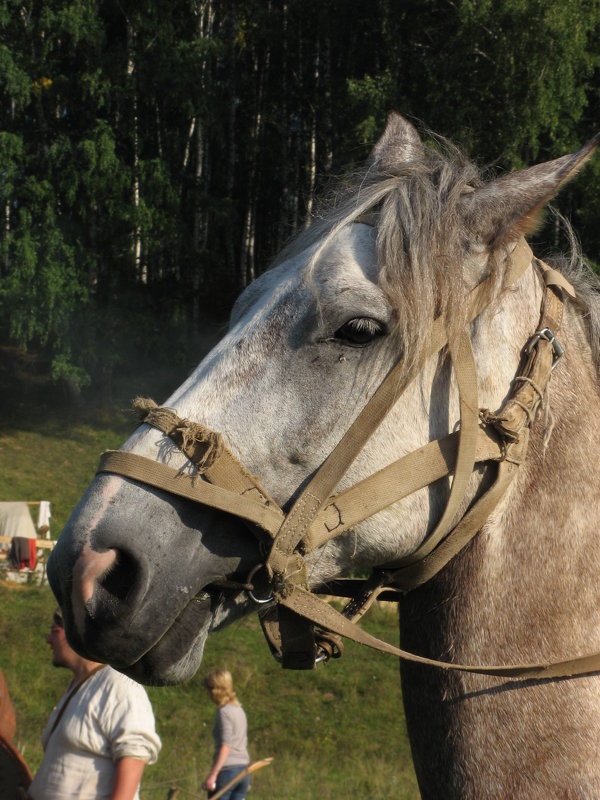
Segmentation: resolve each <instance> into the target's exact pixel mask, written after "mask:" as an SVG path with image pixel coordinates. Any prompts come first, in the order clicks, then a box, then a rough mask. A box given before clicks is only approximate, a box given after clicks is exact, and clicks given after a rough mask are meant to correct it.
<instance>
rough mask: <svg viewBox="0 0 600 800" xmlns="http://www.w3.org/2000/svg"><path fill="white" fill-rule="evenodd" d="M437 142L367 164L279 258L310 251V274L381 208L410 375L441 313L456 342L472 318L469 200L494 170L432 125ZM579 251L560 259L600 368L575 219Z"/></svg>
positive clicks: (383, 255)
mask: <svg viewBox="0 0 600 800" xmlns="http://www.w3.org/2000/svg"><path fill="white" fill-rule="evenodd" d="M429 138H430V140H431V141H432V146H428V147H425V148H423V151H422V152H421V153H419V155H418V157H416V158H414V159H413V160H410V161H405V162H398V163H397V164H395V165H393V167H391V168H390V167H389V166H386V168H385V170H384V171H381V170H380V169H379V168H378V164H377V162H376V161H374V160H372V159H370V160H369V161H368V162H367V164H366V166H365V168H364V169H363V170H361V171H359V172H357V173H354V174H353V175H351V176H349V177H348V178H346V179H345V180H344V181H341V182H339V183H338V185H337V186H336V187H335V188H334V189H333V190H330V191H329V193H328V194H327V195H326V196H325V197H324V198H323V199H322V200H321V201H320V208H319V212H318V213H317V215H316V216H315V218H314V219H313V220H311V221H310V223H309V225H308V226H307V228H306V229H305V230H303V231H302V232H301V233H299V234H298V235H296V236H295V237H294V238H293V239H292V240H291V242H290V243H289V244H288V245H287V246H286V247H285V248H284V250H283V251H282V252H281V253H280V254H279V256H278V257H277V259H276V262H275V264H274V265H273V266H277V265H278V264H281V263H282V262H283V261H285V260H287V259H289V258H292V257H294V256H298V255H299V254H300V253H303V252H304V253H305V252H306V251H309V252H310V258H309V262H308V267H307V271H308V275H309V276H310V275H311V274H312V272H313V270H314V267H315V265H316V262H317V260H318V259H319V257H320V256H321V255H322V254H323V252H324V251H325V249H326V248H327V247H328V246H329V245H330V244H331V242H332V240H333V239H334V238H335V237H336V236H337V235H338V234H339V233H340V232H341V231H342V229H343V228H344V227H346V226H348V225H351V224H353V223H356V222H360V221H361V220H364V219H365V216H366V215H370V214H371V215H372V214H373V212H375V213H376V215H377V225H376V229H377V239H376V252H377V259H378V263H379V274H380V285H381V287H382V288H383V289H384V291H385V292H386V293H387V295H388V297H389V298H390V300H391V302H392V306H393V308H394V309H395V311H396V329H397V330H396V333H397V334H398V337H399V340H400V343H401V347H402V350H403V353H404V361H405V365H406V370H407V374H408V375H412V374H414V373H415V372H416V371H418V369H420V367H421V365H422V361H423V357H424V352H425V346H426V342H427V336H428V333H429V330H430V327H431V321H432V320H433V319H434V318H435V317H437V316H439V315H445V317H446V319H447V320H448V321H449V322H448V338H449V341H452V340H453V339H455V337H456V336H457V335H458V333H459V332H460V331H461V330H462V329H463V328H464V325H465V324H466V310H467V304H466V303H465V298H466V296H467V294H468V291H469V288H470V287H469V286H468V285H467V282H466V280H465V276H464V274H463V268H462V267H463V263H464V259H465V256H466V255H468V253H469V250H470V240H471V238H472V236H471V235H470V231H469V230H468V228H467V225H466V222H465V217H464V213H463V212H462V207H461V205H462V204H461V200H462V198H463V197H464V195H465V194H466V193H468V192H472V191H474V190H475V189H476V188H478V187H479V186H481V185H483V184H484V183H485V182H487V180H489V177H488V176H486V174H485V173H484V172H483V171H482V170H480V169H479V168H478V167H477V166H476V165H475V164H473V163H472V162H471V161H469V160H468V159H467V157H466V156H465V155H464V154H463V153H462V151H461V150H460V149H459V148H457V147H456V146H455V145H453V144H452V143H450V142H448V141H447V140H446V139H443V138H442V137H439V136H435V135H434V134H431V133H430V134H429ZM563 224H564V225H565V226H566V230H567V233H568V237H569V240H570V246H571V253H570V255H569V256H568V257H563V258H559V259H558V261H559V262H560V264H559V265H558V266H559V268H561V269H563V271H565V273H566V274H568V276H569V280H571V282H572V283H573V284H574V285H575V286H576V289H577V293H578V298H579V300H578V306H579V309H580V310H581V311H582V315H583V317H584V319H585V321H586V323H587V327H588V332H589V336H590V342H591V344H592V348H593V350H594V353H595V363H596V364H597V365H598V367H599V369H600V363H599V353H600V294H599V287H600V283H599V282H598V280H597V279H596V278H595V276H594V275H593V273H591V271H590V270H589V269H588V268H587V267H586V265H585V264H584V261H583V259H582V256H581V251H580V249H579V247H578V243H577V241H576V238H575V236H574V234H573V231H572V229H571V227H570V225H569V224H568V222H567V221H566V220H563ZM503 255H504V253H503V251H502V250H501V249H499V250H497V251H495V252H493V253H492V254H491V257H490V259H489V263H488V275H490V276H491V277H492V283H493V287H494V295H498V294H499V293H500V291H501V289H502V279H503V271H502V270H501V269H500V265H501V263H502V260H503Z"/></svg>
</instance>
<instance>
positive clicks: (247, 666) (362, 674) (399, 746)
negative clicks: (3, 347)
mask: <svg viewBox="0 0 600 800" xmlns="http://www.w3.org/2000/svg"><path fill="white" fill-rule="evenodd" d="M144 389H145V387H144ZM147 393H148V394H152V393H153V389H152V386H150V387H148V390H147ZM155 394H156V396H157V398H159V399H163V397H164V395H163V394H162V393H161V392H160V391H156V392H155ZM124 406H125V403H124V402H123V403H121V404H117V407H118V408H123V407H124ZM133 427H135V426H134V423H133V422H132V418H131V416H130V415H128V414H127V413H126V412H121V411H112V412H106V411H100V410H98V409H88V410H87V411H86V412H85V413H82V412H78V413H77V414H74V413H73V412H65V411H64V410H63V411H61V412H54V411H52V410H51V409H49V408H47V407H46V408H44V407H43V405H42V403H41V402H40V403H31V404H27V403H26V404H25V405H23V406H22V407H21V408H15V407H13V408H12V409H11V410H10V413H5V414H4V415H3V417H2V421H0V500H39V499H47V500H50V501H51V503H52V511H53V517H52V530H53V533H54V535H56V534H57V533H58V532H59V531H60V528H61V527H62V526H63V524H64V523H65V521H66V519H67V518H68V516H69V514H70V512H71V510H72V509H73V507H74V505H75V504H76V503H77V501H78V499H79V497H80V496H81V494H82V493H83V491H84V490H85V488H86V486H87V484H88V483H89V481H90V480H91V478H92V477H93V475H94V472H95V468H96V463H97V459H98V455H99V453H100V452H101V451H102V450H104V449H107V448H112V447H116V446H118V444H119V443H120V442H121V441H123V439H124V438H126V436H127V433H128V432H129V431H130V430H132V429H133ZM0 603H1V608H2V613H1V618H0V666H1V667H2V669H3V670H4V673H5V677H6V680H7V683H8V686H9V689H10V692H11V696H12V699H13V703H14V705H15V708H16V712H17V718H18V729H17V737H16V738H17V744H18V747H19V749H20V750H21V751H22V752H23V753H24V756H25V759H26V760H27V762H28V764H29V766H30V768H31V769H32V771H35V769H36V768H37V766H38V765H39V762H40V759H41V756H42V751H41V746H40V743H39V737H40V733H41V730H42V728H43V726H44V724H45V721H46V719H47V716H48V713H49V711H50V710H51V708H52V706H53V705H54V703H55V702H56V700H57V699H58V698H59V697H60V695H61V694H62V692H63V690H64V688H65V686H66V684H67V682H68V679H69V675H68V674H67V673H66V672H65V671H64V670H60V669H54V668H53V667H52V666H51V664H50V657H49V648H48V647H47V645H46V644H45V636H46V633H47V629H48V624H49V620H50V617H51V613H52V609H53V608H54V600H53V597H52V594H51V592H50V590H49V588H48V587H47V586H42V587H38V586H26V585H25V586H16V585H14V584H9V583H8V582H6V581H0ZM366 627H367V629H368V630H370V631H371V632H373V633H375V634H376V635H380V636H383V637H384V638H387V639H388V640H389V641H396V640H397V619H396V615H395V613H393V612H390V611H389V610H387V609H384V608H380V609H374V610H373V611H372V612H370V615H369V618H368V619H367V622H366ZM217 666H224V667H226V668H228V669H230V670H231V671H232V673H233V676H234V681H235V685H236V688H237V691H238V695H239V697H240V700H241V702H242V703H243V705H244V707H245V709H246V712H247V714H248V720H249V740H250V753H251V756H252V758H253V759H259V758H265V757H267V756H272V757H273V758H274V761H273V763H272V765H271V766H269V767H267V768H265V769H263V770H262V771H260V772H259V773H257V775H256V777H255V781H254V786H253V789H252V792H251V794H250V796H251V797H253V798H256V800H260V799H261V798H262V800H267V799H268V800H292V798H293V800H313V798H323V799H324V800H327V798H331V799H332V800H333V798H338V797H340V796H342V797H344V796H345V797H348V798H355V797H356V798H358V797H360V798H362V800H369V799H370V798H373V800H375V798H378V800H379V799H380V798H382V797H386V798H388V797H389V798H395V799H396V800H416V798H418V797H419V793H418V790H417V788H416V780H415V777H414V772H413V768H412V764H411V758H410V752H409V746H408V741H407V737H406V729H405V724H404V717H403V714H402V703H401V697H400V686H399V674H398V663H397V661H396V660H395V659H393V658H391V657H390V656H385V655H383V654H380V653H376V652H373V651H370V650H367V649H364V648H361V647H359V646H358V645H354V644H353V643H352V642H348V643H347V645H346V652H345V655H344V657H343V658H342V659H340V660H339V661H335V662H332V663H331V664H329V665H327V666H324V667H320V668H318V669H317V670H314V671H311V672H306V673H305V672H292V671H283V670H281V668H280V667H279V666H278V665H277V664H276V663H275V662H274V661H273V659H272V658H271V656H270V654H269V652H268V649H267V646H266V644H265V643H264V641H263V639H262V634H261V632H260V628H259V625H258V622H257V620H256V618H255V617H250V618H247V619H245V620H242V621H240V622H238V623H235V624H234V625H232V626H231V627H230V628H228V629H226V630H225V631H223V632H221V633H218V634H214V635H213V636H212V637H211V639H210V640H209V643H208V646H207V651H206V657H205V661H204V664H203V668H202V670H201V672H200V673H199V674H198V675H197V676H196V677H195V678H194V679H193V680H191V681H190V682H189V683H187V684H186V685H183V686H178V687H168V688H160V689H158V688H151V689H149V695H150V697H151V700H152V703H153V707H154V710H155V716H156V720H157V728H158V731H159V734H160V736H161V738H162V741H163V749H162V752H161V755H160V757H159V760H158V763H157V764H156V765H154V766H152V767H150V768H148V769H147V770H146V773H145V776H144V781H143V785H142V791H141V797H142V798H143V800H158V798H166V797H167V794H168V790H169V788H170V787H171V786H177V787H178V788H179V794H178V800H179V798H181V799H182V800H185V798H188V797H195V796H196V797H206V795H205V793H204V792H203V791H202V790H201V783H202V780H203V778H204V777H205V775H206V773H207V772H208V769H209V767H210V763H211V755H212V739H211V726H212V718H213V714H214V706H213V705H212V704H211V703H210V701H209V700H208V698H207V696H206V693H205V691H204V689H203V688H202V685H201V682H202V677H203V675H204V673H205V672H206V671H208V670H209V669H212V668H215V667H217Z"/></svg>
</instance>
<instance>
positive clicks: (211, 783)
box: [202, 772, 217, 792]
mask: <svg viewBox="0 0 600 800" xmlns="http://www.w3.org/2000/svg"><path fill="white" fill-rule="evenodd" d="M202 788H203V789H206V791H207V792H214V790H215V789H216V788H217V776H216V775H215V774H214V773H213V772H211V773H210V775H208V776H207V778H206V780H205V781H204V783H203V784H202Z"/></svg>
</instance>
